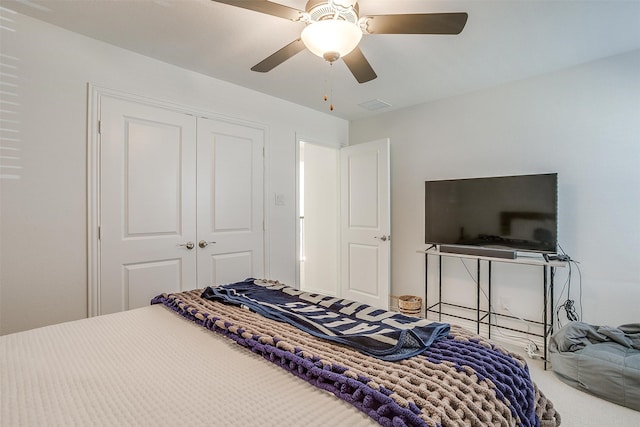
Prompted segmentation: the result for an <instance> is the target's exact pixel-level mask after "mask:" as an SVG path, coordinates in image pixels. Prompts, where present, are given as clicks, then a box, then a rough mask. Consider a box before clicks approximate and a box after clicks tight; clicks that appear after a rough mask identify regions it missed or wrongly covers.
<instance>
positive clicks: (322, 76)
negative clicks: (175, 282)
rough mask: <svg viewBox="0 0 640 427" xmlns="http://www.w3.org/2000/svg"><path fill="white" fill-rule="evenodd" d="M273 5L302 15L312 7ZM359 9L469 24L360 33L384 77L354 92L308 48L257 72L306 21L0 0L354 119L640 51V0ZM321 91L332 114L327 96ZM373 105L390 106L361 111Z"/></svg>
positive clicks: (171, 8)
mask: <svg viewBox="0 0 640 427" xmlns="http://www.w3.org/2000/svg"><path fill="white" fill-rule="evenodd" d="M277 2H278V3H282V4H285V5H287V6H291V7H295V8H298V9H301V10H302V9H304V6H305V4H306V0H278V1H277ZM359 5H360V14H361V15H366V14H393V13H429V12H468V14H469V19H468V21H467V25H466V27H465V29H464V30H463V31H462V33H461V34H460V35H457V36H438V35H365V36H364V37H363V39H362V41H361V43H360V48H361V50H362V52H363V53H364V54H365V56H366V57H367V59H368V60H369V62H370V63H371V65H372V67H373V68H374V70H375V71H376V73H377V74H378V78H377V79H375V80H373V81H371V82H368V83H364V84H359V83H357V82H356V80H355V79H354V78H353V76H352V75H351V73H350V72H349V70H348V69H347V68H346V66H345V65H344V63H342V62H341V61H339V62H337V63H336V64H335V65H334V66H333V67H330V66H329V65H328V63H326V62H324V60H322V59H321V58H318V57H316V56H314V55H313V54H312V53H310V52H308V51H306V50H305V51H303V52H301V53H299V54H298V55H296V56H295V57H293V58H291V59H289V60H288V61H286V62H284V63H283V64H281V65H279V66H278V67H276V68H275V69H273V70H272V71H270V72H269V73H256V72H253V71H250V68H251V67H252V66H253V65H255V64H256V63H258V62H260V61H261V60H262V59H264V58H266V57H267V56H269V55H270V54H272V53H273V52H275V51H276V50H278V49H280V48H281V47H283V46H285V45H286V44H288V43H290V42H291V41H293V40H295V39H296V38H297V37H298V36H299V33H300V31H301V30H302V27H303V25H304V24H302V23H297V22H291V21H288V20H284V19H281V18H277V17H273V16H270V15H265V14H261V13H257V12H253V11H249V10H244V9H240V8H236V7H233V6H228V5H224V4H220V3H215V2H212V1H210V0H0V6H2V7H4V8H8V9H12V10H14V11H17V12H20V13H23V14H25V15H29V16H31V17H34V18H37V19H40V20H42V21H46V22H49V23H52V24H55V25H58V26H60V27H63V28H66V29H69V30H71V31H74V32H77V33H80V34H84V35H86V36H89V37H92V38H95V39H98V40H103V41H105V42H107V43H111V44H114V45H116V46H120V47H122V48H125V49H129V50H131V51H134V52H138V53H140V54H143V55H146V56H149V57H153V58H157V59H159V60H161V61H164V62H168V63H171V64H175V65H178V66H180V67H183V68H186V69H190V70H193V71H197V72H199V73H202V74H206V75H209V76H212V77H215V78H217V79H220V80H225V81H228V82H231V83H235V84H238V85H241V86H245V87H248V88H251V89H254V90H256V91H259V92H263V93H266V94H270V95H273V96H276V97H279V98H283V99H286V100H289V101H291V102H295V103H297V104H301V105H305V106H307V107H309V108H313V109H316V110H319V111H323V112H326V113H328V114H334V115H335V116H338V117H342V118H345V119H349V120H353V119H358V118H362V117H366V116H369V115H372V114H377V113H379V112H382V111H390V110H394V109H399V108H402V107H406V106H410V105H415V104H420V103H424V102H428V101H432V100H435V99H440V98H445V97H449V96H454V95H459V94H463V93H467V92H471V91H476V90H479V89H482V88H485V87H490V86H494V85H498V84H501V83H504V82H508V81H514V80H520V79H524V78H527V77H531V76H535V75H539V74H543V73H547V72H550V71H554V70H558V69H562V68H566V67H570V66H573V65H576V64H580V63H584V62H589V61H592V60H596V59H598V58H603V57H607V56H611V55H616V54H619V53H623V52H627V51H631V50H635V49H640V0H600V1H587V0H535V1H530V0H498V1H489V0H467V1H464V0H440V1H436V0H434V1H431V0H394V1H390V0H360V1H359ZM331 68H332V69H331ZM330 69H331V70H330ZM328 79H329V81H330V83H329V84H328V85H327V84H326V83H325V81H327V80H328ZM325 87H330V88H331V89H332V93H333V98H332V99H333V103H334V105H335V110H334V111H333V112H329V110H328V105H327V103H325V102H324V101H323V100H322V95H323V94H324V90H325ZM374 99H379V100H382V101H384V102H386V103H389V104H391V107H389V108H386V109H383V110H378V111H368V110H366V109H364V108H362V107H361V106H359V105H358V104H360V103H363V102H366V101H370V100H374Z"/></svg>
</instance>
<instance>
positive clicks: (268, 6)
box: [211, 0, 302, 21]
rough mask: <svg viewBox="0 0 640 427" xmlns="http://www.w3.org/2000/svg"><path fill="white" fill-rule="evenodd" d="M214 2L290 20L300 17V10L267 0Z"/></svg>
mask: <svg viewBox="0 0 640 427" xmlns="http://www.w3.org/2000/svg"><path fill="white" fill-rule="evenodd" d="M211 1H214V2H216V3H224V4H228V5H231V6H236V7H240V8H242V9H249V10H253V11H255V12H260V13H266V14H267V15H273V16H277V17H280V18H284V19H290V20H291V21H299V20H300V19H301V18H302V11H301V10H298V9H294V8H292V7H289V6H284V5H281V4H278V3H273V2H270V1H267V0H211Z"/></svg>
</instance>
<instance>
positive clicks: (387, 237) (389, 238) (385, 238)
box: [373, 235, 391, 242]
mask: <svg viewBox="0 0 640 427" xmlns="http://www.w3.org/2000/svg"><path fill="white" fill-rule="evenodd" d="M373 238H374V239H380V240H382V241H383V242H386V241H387V240H391V236H385V235H382V236H380V237H378V236H373Z"/></svg>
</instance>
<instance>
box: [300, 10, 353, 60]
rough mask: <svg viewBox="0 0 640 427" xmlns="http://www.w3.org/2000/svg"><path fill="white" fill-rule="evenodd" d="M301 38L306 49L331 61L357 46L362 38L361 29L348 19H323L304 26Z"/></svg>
mask: <svg viewBox="0 0 640 427" xmlns="http://www.w3.org/2000/svg"><path fill="white" fill-rule="evenodd" d="M301 38H302V42H303V43H304V45H305V46H306V47H307V49H309V50H310V51H311V52H313V53H314V54H315V55H318V56H319V57H321V58H325V59H326V60H327V61H329V62H333V61H335V60H337V59H338V58H340V57H343V56H345V55H347V54H348V53H349V52H351V51H352V50H353V49H355V48H356V46H358V43H360V39H361V38H362V30H361V29H360V27H358V26H357V25H356V24H353V23H351V22H348V21H344V20H341V19H325V20H322V21H317V22H312V23H310V24H309V25H307V26H306V27H304V29H303V30H302V34H301Z"/></svg>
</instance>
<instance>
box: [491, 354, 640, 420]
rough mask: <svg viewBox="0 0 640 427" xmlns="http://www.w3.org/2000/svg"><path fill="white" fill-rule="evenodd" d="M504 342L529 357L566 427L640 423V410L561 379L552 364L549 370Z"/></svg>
mask: <svg viewBox="0 0 640 427" xmlns="http://www.w3.org/2000/svg"><path fill="white" fill-rule="evenodd" d="M501 344H503V345H504V346H505V347H507V348H508V349H509V350H511V351H514V352H518V353H520V354H522V355H523V356H524V357H525V358H526V359H527V363H528V364H529V368H530V372H531V377H532V379H533V381H534V382H535V383H536V384H538V387H539V388H540V390H542V391H543V392H544V394H545V395H546V396H547V398H548V399H549V400H551V401H552V402H553V406H554V407H555V408H556V410H557V411H558V412H559V413H560V416H561V417H562V427H592V426H593V427H595V426H598V427H600V426H607V427H609V426H611V427H639V426H640V412H638V411H634V410H633V409H629V408H625V407H624V406H620V405H616V404H615V403H611V402H607V401H606V400H603V399H600V398H597V397H595V396H592V395H590V394H588V393H584V392H582V391H579V390H576V389H574V388H573V387H570V386H568V385H567V384H565V383H563V382H562V381H560V379H558V377H556V375H555V374H554V373H553V370H552V369H551V368H550V367H549V369H548V370H546V371H545V370H544V366H543V363H542V361H540V360H532V359H529V358H528V357H527V356H526V352H525V351H524V350H522V349H519V348H517V347H514V346H513V345H511V344H505V343H501Z"/></svg>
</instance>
